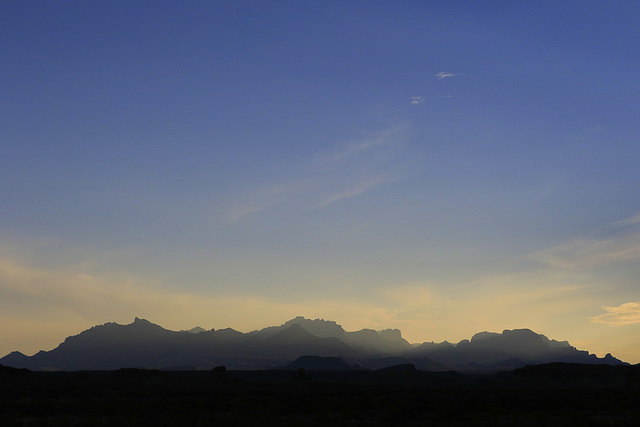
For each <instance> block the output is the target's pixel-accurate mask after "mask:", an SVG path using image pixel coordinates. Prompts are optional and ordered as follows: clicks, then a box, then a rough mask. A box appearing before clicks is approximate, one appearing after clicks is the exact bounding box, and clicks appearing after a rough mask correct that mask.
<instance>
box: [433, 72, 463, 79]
mask: <svg viewBox="0 0 640 427" xmlns="http://www.w3.org/2000/svg"><path fill="white" fill-rule="evenodd" d="M455 76H459V74H454V73H450V72H448V71H440V72H439V73H438V74H436V77H437V78H439V79H444V78H447V77H455Z"/></svg>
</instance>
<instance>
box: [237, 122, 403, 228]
mask: <svg viewBox="0 0 640 427" xmlns="http://www.w3.org/2000/svg"><path fill="white" fill-rule="evenodd" d="M409 134H410V129H409V125H408V123H406V122H403V123H400V124H398V125H396V126H393V127H390V128H388V129H386V130H384V131H381V132H376V133H372V134H370V135H368V136H367V137H364V138H362V139H359V140H356V141H352V142H350V143H346V144H344V145H342V146H341V147H340V148H338V149H336V150H334V151H332V152H329V153H324V154H318V155H317V156H316V158H315V159H313V160H312V161H311V162H309V163H308V166H307V167H306V168H304V169H302V170H298V171H297V172H296V174H295V175H297V176H291V177H289V178H288V181H284V182H282V183H278V184H274V185H269V186H266V187H264V188H259V189H257V190H255V191H254V192H253V193H251V194H248V195H245V196H244V197H243V198H242V199H241V200H238V201H236V202H235V203H234V204H233V206H231V207H230V208H228V209H227V210H226V214H225V223H227V224H229V223H234V222H237V221H240V220H242V219H244V218H245V217H247V216H250V215H254V214H258V213H260V212H264V211H266V210H268V209H271V208H275V207H277V206H287V205H288V206H289V207H291V208H292V209H299V210H307V209H318V208H324V207H327V206H329V205H331V204H333V203H336V202H338V201H344V200H347V199H350V198H353V197H356V196H359V195H361V194H363V193H366V192H368V191H371V190H373V189H375V188H378V187H380V186H382V185H384V184H387V183H390V182H393V181H396V180H398V179H400V178H401V177H402V176H404V175H405V174H406V170H407V167H408V164H409V162H408V161H407V159H408V158H409V156H408V153H407V150H406V148H407V144H406V142H407V139H408V137H409Z"/></svg>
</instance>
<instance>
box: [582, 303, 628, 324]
mask: <svg viewBox="0 0 640 427" xmlns="http://www.w3.org/2000/svg"><path fill="white" fill-rule="evenodd" d="M602 309H603V310H604V311H606V313H605V314H601V315H599V316H595V317H592V318H591V321H592V322H593V323H601V324H603V325H611V326H626V325H634V324H637V323H640V302H627V303H624V304H620V305H618V306H615V307H609V306H603V307H602Z"/></svg>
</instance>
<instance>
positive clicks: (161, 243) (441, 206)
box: [0, 0, 640, 363]
mask: <svg viewBox="0 0 640 427" xmlns="http://www.w3.org/2000/svg"><path fill="white" fill-rule="evenodd" d="M639 19H640V4H638V3H636V2H627V1H624V2H623V1H616V2H604V1H590V2H584V1H578V0H575V1H562V2H558V1H536V2H516V1H506V0H505V1H475V0H469V1H342V0H341V1H331V0H328V1H304V0H296V1H215V2H214V1H211V2H206V1H185V2H183V1H162V0H154V1H124V0H122V1H106V2H87V1H64V2H63V1H44V0H43V1H29V0H7V1H3V2H2V3H1V4H0V73H1V78H0V91H1V92H0V120H1V122H0V203H1V205H0V207H1V209H0V322H2V323H1V324H2V325H3V326H2V328H1V330H0V355H4V354H7V353H9V352H10V351H13V350H19V351H22V352H24V353H27V354H33V353H35V352H36V351H38V350H40V349H44V350H50V349H52V348H54V347H55V346H56V345H57V344H58V343H59V342H61V341H62V340H63V339H64V338H65V337H66V336H68V335H73V334H77V333H79V332H80V331H82V330H84V329H87V328H89V327H90V326H92V325H96V324H101V323H105V322H111V321H114V322H118V323H130V322H131V321H132V320H133V318H134V317H135V316H138V317H143V318H147V319H148V320H150V321H152V322H154V323H158V324H160V325H162V326H164V327H167V328H169V329H174V330H179V329H187V328H191V327H193V326H196V325H200V326H202V327H204V328H207V329H210V328H216V329H219V328H225V327H232V328H234V329H237V330H241V331H244V332H247V331H250V330H253V329H258V328H262V327H265V326H269V325H279V324H282V323H284V322H285V321H286V320H288V319H291V318H293V317H295V316H298V315H302V316H305V317H310V318H325V319H330V320H335V321H337V322H338V323H339V324H341V325H343V327H344V328H345V329H347V330H358V329H361V328H374V329H381V328H399V329H401V330H402V331H403V334H404V336H405V338H407V339H408V340H409V341H411V342H423V341H443V340H449V341H453V342H457V341H459V340H461V339H465V338H470V337H471V336H472V335H473V334H474V333H476V332H479V331H483V330H488V331H498V332H500V331H502V330H503V329H513V328H530V329H533V330H534V331H536V332H539V333H543V334H545V335H547V336H548V337H550V338H553V339H558V340H569V341H570V342H571V343H572V344H574V345H575V346H577V347H578V348H580V349H584V350H589V351H590V352H595V353H596V354H598V355H599V356H604V355H605V353H607V352H611V353H613V355H614V356H616V357H619V358H621V359H623V360H626V361H629V362H632V363H638V362H640V283H639V277H640V116H639V109H638V103H639V101H640V80H639V79H638V78H637V76H636V73H637V71H638V70H639V69H640V50H639V49H638V46H640V28H639V27H638V21H639Z"/></svg>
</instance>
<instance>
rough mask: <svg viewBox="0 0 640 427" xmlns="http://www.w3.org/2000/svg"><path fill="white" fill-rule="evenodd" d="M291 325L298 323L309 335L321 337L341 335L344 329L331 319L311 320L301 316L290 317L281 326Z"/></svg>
mask: <svg viewBox="0 0 640 427" xmlns="http://www.w3.org/2000/svg"><path fill="white" fill-rule="evenodd" d="M292 325H300V326H301V327H302V329H304V330H306V331H307V332H309V333H310V334H311V335H315V336H317V337H321V338H327V337H337V336H341V335H343V334H344V332H345V331H344V329H342V326H340V325H338V324H337V323H336V322H334V321H332V320H324V319H315V320H311V319H306V318H304V317H302V316H298V317H296V318H294V319H291V320H289V321H287V322H285V323H284V325H282V326H283V327H285V328H286V327H289V326H292Z"/></svg>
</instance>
